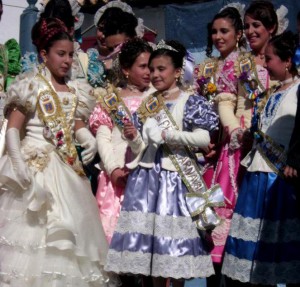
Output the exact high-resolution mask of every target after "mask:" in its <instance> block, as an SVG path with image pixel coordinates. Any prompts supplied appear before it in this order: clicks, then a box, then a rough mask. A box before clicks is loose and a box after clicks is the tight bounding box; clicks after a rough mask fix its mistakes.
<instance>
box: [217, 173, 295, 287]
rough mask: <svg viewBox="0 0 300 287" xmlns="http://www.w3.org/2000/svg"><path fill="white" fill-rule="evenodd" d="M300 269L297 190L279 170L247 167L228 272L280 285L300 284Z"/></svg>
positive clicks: (225, 266) (228, 255) (243, 279)
mask: <svg viewBox="0 0 300 287" xmlns="http://www.w3.org/2000/svg"><path fill="white" fill-rule="evenodd" d="M297 192H299V190H298V191H297ZM299 270H300V210H299V206H297V200H296V190H295V189H294V187H293V186H292V185H290V184H288V183H287V182H286V181H285V180H284V179H282V178H280V177H279V176H277V175H276V174H275V173H263V172H247V173H246V175H245V178H244V180H243V183H242V186H241V189H240V192H239V197H238V201H237V204H236V208H235V211H234V215H233V218H232V222H231V228H230V233H229V237H228V239H227V243H226V253H225V258H224V263H223V269H222V273H224V274H225V275H227V276H229V277H231V278H233V279H236V280H239V281H241V282H251V283H254V284H266V285H275V284H278V283H285V284H292V283H300V272H299Z"/></svg>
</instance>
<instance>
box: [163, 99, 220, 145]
mask: <svg viewBox="0 0 300 287" xmlns="http://www.w3.org/2000/svg"><path fill="white" fill-rule="evenodd" d="M217 125H218V116H217V115H216V113H215V112H214V111H213V110H212V107H211V106H210V104H209V103H208V102H207V101H206V100H205V98H204V97H202V96H199V95H194V96H190V97H189V99H188V100H187V102H186V104H185V110H184V116H183V131H176V130H167V131H164V139H165V141H166V142H167V143H170V144H178V145H189V146H194V147H199V148H202V149H205V148H207V146H208V145H209V142H210V134H209V132H210V131H212V130H214V129H215V128H216V127H217Z"/></svg>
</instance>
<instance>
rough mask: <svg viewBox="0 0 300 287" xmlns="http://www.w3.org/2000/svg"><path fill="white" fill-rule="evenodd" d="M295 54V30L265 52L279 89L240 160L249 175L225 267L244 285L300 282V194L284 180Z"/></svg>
mask: <svg viewBox="0 0 300 287" xmlns="http://www.w3.org/2000/svg"><path fill="white" fill-rule="evenodd" d="M295 50H296V43H295V40H294V37H293V34H292V33H291V32H286V33H283V34H281V35H279V36H275V37H273V38H272V39H271V40H270V41H269V44H268V45H267V47H266V49H265V68H266V69H267V70H268V72H269V75H270V78H271V79H272V80H277V81H279V83H280V85H279V86H278V87H277V88H276V89H275V90H274V92H273V93H272V94H271V95H270V97H269V98H268V100H267V102H266V104H265V106H263V105H261V106H260V109H261V113H260V119H259V122H258V128H257V131H256V133H255V135H256V136H255V143H254V146H253V149H252V151H251V152H250V153H249V154H248V155H247V157H246V158H245V159H244V160H243V162H242V163H243V165H245V166H246V167H247V173H246V175H245V177H244V179H243V183H242V185H241V188H240V191H239V197H238V201H237V204H236V208H235V211H234V215H233V218H232V223H231V228H230V234H229V237H228V240H227V245H226V254H225V258H224V263H223V269H222V272H223V273H224V274H225V275H227V276H229V277H230V278H232V279H235V280H238V281H241V282H249V283H251V284H261V285H264V286H265V285H271V286H273V285H276V284H279V283H283V284H287V286H289V284H299V283H300V274H299V267H300V252H299V242H300V238H299V234H300V219H299V211H298V210H297V209H298V206H297V204H296V193H297V191H296V189H295V188H294V186H293V185H292V184H291V183H290V182H288V181H287V180H286V179H285V178H284V177H283V172H284V168H285V165H286V153H287V150H288V147H289V142H290V139H291V135H292V131H293V128H294V124H295V115H296V108H297V101H298V96H297V91H298V89H299V84H300V80H299V76H298V72H297V70H296V68H295V63H294V62H293V60H292V59H293V57H294V54H295ZM233 284H234V282H233ZM233 286H234V285H233ZM255 286H256V285H255ZM291 286H294V285H291Z"/></svg>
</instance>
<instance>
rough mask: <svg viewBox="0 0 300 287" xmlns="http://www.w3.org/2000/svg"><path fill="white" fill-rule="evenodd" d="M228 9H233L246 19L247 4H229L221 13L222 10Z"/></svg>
mask: <svg viewBox="0 0 300 287" xmlns="http://www.w3.org/2000/svg"><path fill="white" fill-rule="evenodd" d="M228 7H233V8H235V9H236V10H238V12H239V14H240V15H241V18H242V19H244V15H245V4H242V3H240V2H233V3H229V4H227V5H225V6H224V7H223V8H221V9H220V11H219V12H221V11H222V10H224V9H225V8H228Z"/></svg>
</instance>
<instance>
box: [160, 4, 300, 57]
mask: <svg viewBox="0 0 300 287" xmlns="http://www.w3.org/2000/svg"><path fill="white" fill-rule="evenodd" d="M235 2H237V1H228V0H227V1H226V0H217V1H209V2H204V3H197V4H189V5H187V4H185V5H176V4H172V5H166V6H165V7H164V12H165V37H166V39H167V40H171V39H173V40H178V41H180V42H181V43H183V44H184V45H185V47H186V48H187V49H188V50H189V51H190V52H192V53H193V54H194V56H195V59H196V62H197V63H199V62H201V61H202V60H203V59H204V58H205V51H204V50H205V48H206V42H207V23H209V22H210V21H211V20H212V18H213V17H214V15H215V14H216V13H218V11H219V10H220V9H221V8H222V7H224V6H225V5H227V4H229V3H235ZM249 2H250V1H246V0H241V1H239V3H242V4H245V5H246V7H247V5H249ZM272 3H273V4H274V6H275V8H276V9H277V8H279V7H280V6H281V5H285V6H286V7H287V8H288V10H289V12H288V14H287V18H288V19H289V26H288V29H289V30H292V31H293V32H296V19H297V13H298V11H300V1H299V0H297V1H295V0H284V1H282V0H281V1H279V0H274V1H272Z"/></svg>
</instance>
